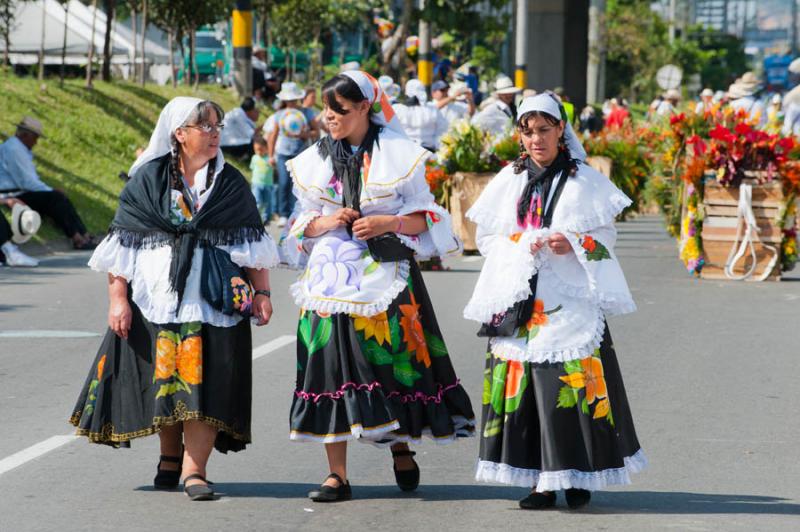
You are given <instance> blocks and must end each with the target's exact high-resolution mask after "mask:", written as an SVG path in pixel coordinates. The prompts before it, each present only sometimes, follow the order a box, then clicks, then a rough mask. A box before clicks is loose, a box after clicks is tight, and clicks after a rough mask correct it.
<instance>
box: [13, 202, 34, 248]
mask: <svg viewBox="0 0 800 532" xmlns="http://www.w3.org/2000/svg"><path fill="white" fill-rule="evenodd" d="M40 225H42V217H41V216H39V213H38V212H36V211H34V210H33V209H31V208H30V207H28V206H27V205H22V204H20V203H15V204H14V206H13V207H12V208H11V233H12V236H11V240H13V241H14V242H15V243H16V244H24V243H25V242H27V241H28V240H30V239H31V237H32V236H33V235H34V234H36V231H38V230H39V226H40Z"/></svg>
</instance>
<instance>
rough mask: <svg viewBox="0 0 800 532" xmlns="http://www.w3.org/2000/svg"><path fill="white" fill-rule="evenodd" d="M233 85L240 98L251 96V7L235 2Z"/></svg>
mask: <svg viewBox="0 0 800 532" xmlns="http://www.w3.org/2000/svg"><path fill="white" fill-rule="evenodd" d="M232 33H233V35H232V36H231V42H232V43H233V84H234V86H235V87H236V92H237V93H238V94H239V97H240V98H244V97H245V96H250V95H251V94H253V66H252V57H253V7H252V4H251V2H250V0H236V7H235V8H234V9H233V32H232Z"/></svg>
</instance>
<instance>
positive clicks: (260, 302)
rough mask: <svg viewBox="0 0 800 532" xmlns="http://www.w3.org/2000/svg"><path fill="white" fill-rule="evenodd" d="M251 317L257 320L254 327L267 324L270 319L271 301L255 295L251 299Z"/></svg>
mask: <svg viewBox="0 0 800 532" xmlns="http://www.w3.org/2000/svg"><path fill="white" fill-rule="evenodd" d="M253 317H254V318H256V319H257V320H258V323H256V326H258V327H261V326H262V325H266V324H267V323H269V320H270V318H272V301H271V300H270V298H268V297H267V296H265V295H264V294H256V295H255V297H254V298H253Z"/></svg>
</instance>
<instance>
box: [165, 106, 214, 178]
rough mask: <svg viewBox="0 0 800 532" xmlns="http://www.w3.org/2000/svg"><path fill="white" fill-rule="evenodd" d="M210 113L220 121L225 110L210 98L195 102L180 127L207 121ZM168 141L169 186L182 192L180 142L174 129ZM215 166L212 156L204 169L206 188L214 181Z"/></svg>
mask: <svg viewBox="0 0 800 532" xmlns="http://www.w3.org/2000/svg"><path fill="white" fill-rule="evenodd" d="M212 113H214V114H216V116H217V122H222V119H223V118H224V117H225V111H223V110H222V107H220V106H219V105H218V104H216V103H214V102H212V101H211V100H204V101H202V102H200V103H198V104H197V107H195V108H194V109H193V110H192V112H191V113H190V114H189V117H188V118H187V119H186V121H185V122H184V123H183V124H181V126H180V127H182V128H183V127H187V126H196V125H200V124H205V123H207V122H208V119H209V117H210V116H211V114H212ZM169 143H170V161H169V177H170V187H171V188H173V189H175V190H177V191H178V192H182V191H183V179H181V171H180V158H181V157H180V156H181V144H180V142H178V138H177V137H176V136H175V132H174V131H173V132H172V133H170V136H169ZM216 166H217V158H216V157H214V158H213V159H211V160H210V161H209V162H208V169H207V170H206V189H209V188H211V185H212V184H213V182H214V170H215V169H216Z"/></svg>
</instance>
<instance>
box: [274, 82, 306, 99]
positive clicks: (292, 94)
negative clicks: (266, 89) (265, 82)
mask: <svg viewBox="0 0 800 532" xmlns="http://www.w3.org/2000/svg"><path fill="white" fill-rule="evenodd" d="M304 96H305V93H303V90H302V89H301V88H300V87H298V86H297V83H295V82H294V81H285V82H284V83H283V84H282V85H281V92H279V93H278V94H277V98H278V99H279V100H280V101H282V102H291V101H293V100H302V99H303V97H304Z"/></svg>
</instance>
